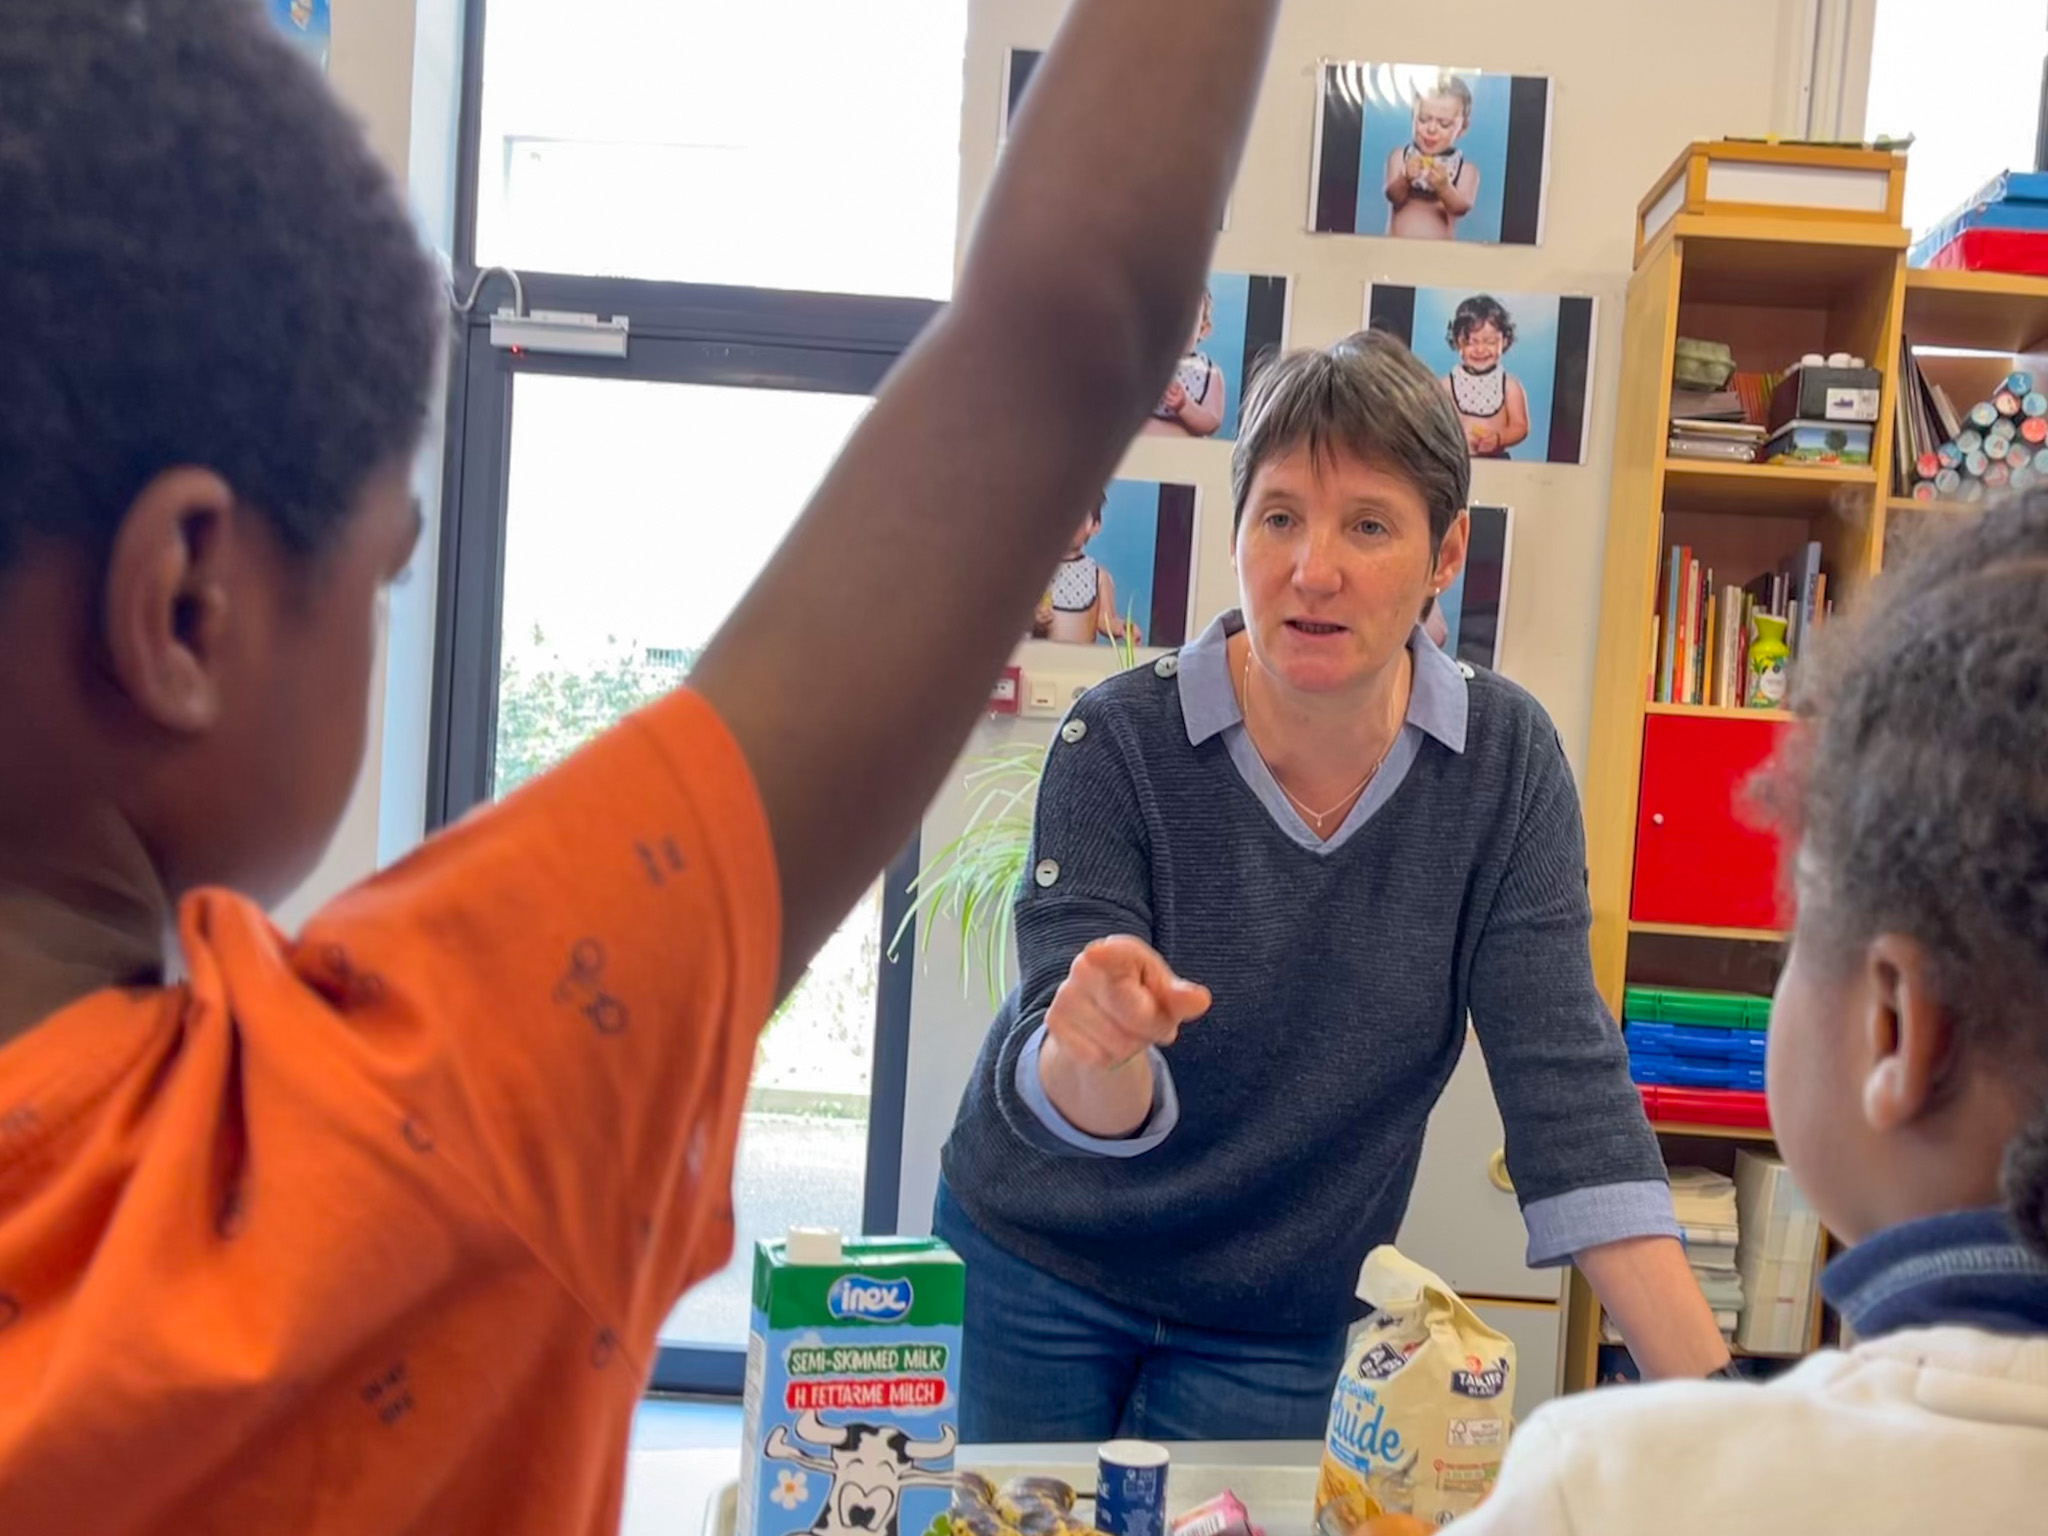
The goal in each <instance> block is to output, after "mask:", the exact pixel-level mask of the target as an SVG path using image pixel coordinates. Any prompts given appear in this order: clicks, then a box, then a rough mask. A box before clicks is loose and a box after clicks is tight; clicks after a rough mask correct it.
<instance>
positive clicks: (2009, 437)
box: [1892, 337, 2048, 502]
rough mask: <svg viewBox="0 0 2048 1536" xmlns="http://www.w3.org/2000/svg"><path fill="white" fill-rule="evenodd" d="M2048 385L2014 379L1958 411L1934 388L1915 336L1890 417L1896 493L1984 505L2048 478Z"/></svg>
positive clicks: (2026, 377)
mask: <svg viewBox="0 0 2048 1536" xmlns="http://www.w3.org/2000/svg"><path fill="white" fill-rule="evenodd" d="M2037 386H2048V379H2038V380H2037V378H2036V376H2035V375H2034V374H2033V373H2030V372H2028V371H2026V370H2025V369H2020V370H2017V371H2015V372H2013V373H2011V374H2008V375H2007V376H2006V378H2005V380H2004V382H2003V383H2002V384H2000V385H1999V387H1998V388H1996V389H1994V390H1993V391H1992V392H1991V397H1990V398H1989V399H1988V400H1978V401H1974V402H1972V404H1971V405H1970V407H1969V408H1968V409H1967V410H1963V411H1959V410H1957V409H1956V405H1955V402H1954V401H1953V400H1951V399H1950V398H1949V396H1948V392H1947V391H1946V390H1944V389H1941V388H1940V387H1938V386H1936V385H1934V384H1933V383H1931V382H1930V381H1929V380H1928V378H1927V374H1926V371H1925V370H1924V369H1923V368H1922V367H1921V366H1920V357H1919V354H1918V353H1917V352H1916V351H1915V350H1914V348H1913V342H1912V338H1911V337H1902V338H1901V339H1900V342H1899V401H1898V406H1897V408H1896V409H1895V410H1894V411H1893V413H1892V448H1893V457H1894V458H1895V459H1896V460H1897V461H1898V467H1897V470H1896V472H1895V474H1894V476H1893V485H1892V490H1893V493H1894V494H1895V495H1899V496H1910V497H1912V498H1913V499H1914V500H1915V501H1934V500H1942V501H1973V502H1974V501H1982V500H1983V499H1984V498H1985V497H1986V496H1991V495H1996V494H1998V493H1999V492H2000V491H2003V490H2006V489H2011V490H2025V489H2027V488H2028V487H2029V486H2032V485H2035V484H2038V483H2040V482H2041V481H2042V480H2043V479H2044V478H2048V387H2037Z"/></svg>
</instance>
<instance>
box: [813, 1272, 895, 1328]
mask: <svg viewBox="0 0 2048 1536" xmlns="http://www.w3.org/2000/svg"><path fill="white" fill-rule="evenodd" d="M914 1295H915V1293H914V1292H913V1291H912V1290H911V1288H910V1281H909V1280H908V1279H901V1280H874V1279H870V1278H869V1277H868V1276H866V1275H841V1276H840V1277H839V1278H838V1279H837V1280H835V1281H834V1282H833V1283H832V1292H831V1294H830V1295H829V1296H827V1297H826V1298H825V1306H826V1309H827V1310H828V1311H830V1312H831V1314H832V1315H833V1316H834V1317H836V1318H839V1319H841V1320H842V1321H845V1322H856V1323H900V1322H902V1321H903V1319H904V1318H906V1317H908V1316H910V1303H911V1300H912V1298H913V1296H914Z"/></svg>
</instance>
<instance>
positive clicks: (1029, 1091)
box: [1016, 1024, 1180, 1157]
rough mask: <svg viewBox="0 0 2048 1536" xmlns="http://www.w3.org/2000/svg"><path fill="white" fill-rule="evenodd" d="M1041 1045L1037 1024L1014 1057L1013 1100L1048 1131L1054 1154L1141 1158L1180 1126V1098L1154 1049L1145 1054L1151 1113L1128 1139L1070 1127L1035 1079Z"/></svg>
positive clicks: (1042, 1036) (1042, 1038) (1041, 1030)
mask: <svg viewBox="0 0 2048 1536" xmlns="http://www.w3.org/2000/svg"><path fill="white" fill-rule="evenodd" d="M1044 1044H1045V1026H1044V1025H1043V1024H1040V1025H1039V1026H1038V1027H1037V1028H1036V1029H1034V1030H1033V1031H1032V1032H1031V1038H1030V1039H1028V1040H1026V1041H1025V1042H1024V1049H1023V1050H1021V1051H1019V1052H1018V1053H1017V1078H1016V1083H1017V1097H1019V1098H1020V1099H1022V1100H1023V1101H1024V1104H1025V1106H1026V1107H1027V1108H1028V1109H1029V1110H1030V1111H1031V1113H1032V1114H1033V1115H1035V1116H1036V1117H1037V1118H1038V1123H1039V1124H1040V1125H1042V1126H1044V1127H1045V1128H1046V1130H1048V1131H1050V1132H1051V1133H1052V1135H1053V1136H1054V1138H1055V1139H1056V1140H1057V1142H1058V1150H1061V1151H1074V1152H1084V1153H1086V1154H1088V1155H1089V1156H1091V1157H1143V1156H1144V1155H1145V1154H1146V1153H1147V1152H1150V1151H1152V1150H1153V1148H1155V1147H1157V1146H1158V1145H1159V1144H1160V1143H1161V1142H1163V1141H1164V1140H1166V1138H1167V1137H1168V1136H1170V1135H1172V1134H1173V1128H1174V1127H1175V1126H1176V1125H1178V1124H1180V1097H1179V1095H1178V1094H1176V1093H1175V1092H1174V1090H1173V1072H1172V1070H1171V1069H1170V1068H1168V1066H1167V1065H1166V1058H1165V1056H1163V1055H1161V1054H1160V1052H1159V1051H1158V1050H1157V1049H1156V1048H1155V1049H1153V1050H1151V1051H1148V1052H1147V1053H1146V1054H1147V1055H1148V1056H1149V1057H1150V1058H1151V1061H1152V1113H1151V1114H1150V1115H1148V1116H1147V1117H1146V1119H1145V1123H1144V1124H1143V1125H1141V1126H1140V1127H1138V1130H1137V1133H1136V1134H1135V1135H1131V1136H1118V1137H1104V1136H1090V1135H1089V1134H1088V1133H1087V1132H1086V1131H1083V1130H1080V1129H1078V1128H1077V1127H1076V1126H1074V1125H1073V1124H1072V1123H1071V1122H1070V1121H1069V1120H1068V1119H1067V1117H1066V1116H1065V1115H1063V1114H1061V1113H1060V1112H1059V1108H1058V1106H1057V1105H1055V1104H1054V1103H1053V1101H1052V1098H1051V1096H1050V1095H1049V1094H1047V1093H1046V1091H1045V1084H1044V1083H1042V1082H1040V1081H1039V1078H1038V1054H1039V1051H1040V1049H1041V1048H1042V1047H1043V1046H1044Z"/></svg>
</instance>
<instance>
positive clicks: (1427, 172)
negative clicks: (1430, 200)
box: [1422, 160, 1451, 192]
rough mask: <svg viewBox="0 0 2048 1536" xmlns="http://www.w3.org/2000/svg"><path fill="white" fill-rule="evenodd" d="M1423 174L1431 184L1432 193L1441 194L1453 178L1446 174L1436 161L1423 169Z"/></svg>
mask: <svg viewBox="0 0 2048 1536" xmlns="http://www.w3.org/2000/svg"><path fill="white" fill-rule="evenodd" d="M1422 174H1423V177H1424V178H1425V179H1426V180H1427V181H1428V182H1429V188H1430V190H1431V191H1432V192H1441V191H1443V189H1444V188H1445V187H1448V186H1449V185H1450V184H1451V178H1450V177H1449V176H1447V175H1445V174H1444V168H1443V167H1442V166H1441V165H1439V164H1438V163H1437V162H1436V161H1434V160H1432V161H1430V162H1429V164H1428V165H1426V166H1424V167H1423V170H1422Z"/></svg>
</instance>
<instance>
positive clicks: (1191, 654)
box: [1179, 608, 1472, 752]
mask: <svg viewBox="0 0 2048 1536" xmlns="http://www.w3.org/2000/svg"><path fill="white" fill-rule="evenodd" d="M1243 628H1244V615H1243V614H1241V613H1239V612H1238V611H1237V610H1236V609H1234V608H1233V609H1232V610H1230V611H1229V612H1228V613H1224V614H1220V615H1218V617H1217V618H1216V619H1215V621H1214V622H1212V623H1211V624H1210V625H1209V627H1208V628H1207V629H1205V630H1203V631H1202V632H1201V634H1199V635H1197V636H1196V637H1195V639H1194V640H1193V641H1191V642H1190V643H1189V644H1187V645H1185V646H1182V647H1181V652H1180V676H1179V682H1180V712H1181V715H1182V717H1183V718H1184V719H1185V720H1186V721H1187V727H1188V744H1189V745H1190V746H1197V747H1199V746H1200V745H1201V744H1202V743H1203V742H1205V741H1207V740H1208V739H1209V738H1210V737H1211V736H1216V735H1220V734H1221V733H1222V732H1224V731H1227V730H1229V729H1230V727H1232V726H1233V725H1242V724H1244V713H1243V711H1242V710H1240V709H1239V708H1238V707H1237V688H1236V687H1235V685H1234V684H1233V683H1232V681H1231V677H1230V656H1229V652H1228V650H1227V646H1228V645H1229V642H1230V637H1231V636H1232V635H1234V634H1236V633H1237V632H1238V631H1239V630H1241V629H1243ZM1408 650H1409V652H1410V654H1411V655H1413V656H1414V658H1415V679H1414V683H1413V685H1412V686H1411V687H1410V689H1409V691H1408V724H1410V725H1412V726H1414V727H1415V728H1416V729H1417V730H1419V731H1421V732H1422V733H1423V734H1424V735H1426V736H1430V737H1433V738H1435V739H1436V740H1437V741H1440V742H1442V743H1443V744H1444V745H1445V746H1447V747H1449V748H1450V749H1451V750H1452V751H1453V752H1463V751H1464V750H1465V724H1466V715H1467V713H1468V711H1469V710H1470V708H1471V700H1470V699H1469V697H1468V696H1467V694H1466V687H1465V684H1466V680H1467V679H1468V678H1470V677H1471V675H1472V674H1471V672H1470V671H1469V670H1468V669H1466V668H1465V667H1464V666H1463V665H1462V664H1461V663H1459V662H1455V661H1453V660H1451V658H1450V657H1448V656H1446V655H1445V654H1444V653H1443V652H1442V651H1441V650H1440V649H1438V647H1437V643H1436V642H1435V641H1434V640H1432V639H1430V638H1429V634H1428V632H1427V631H1425V630H1424V629H1423V627H1422V626H1421V625H1420V624H1418V625H1416V626H1415V629H1414V631H1413V632H1412V633H1411V634H1410V635H1409V636H1408Z"/></svg>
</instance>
